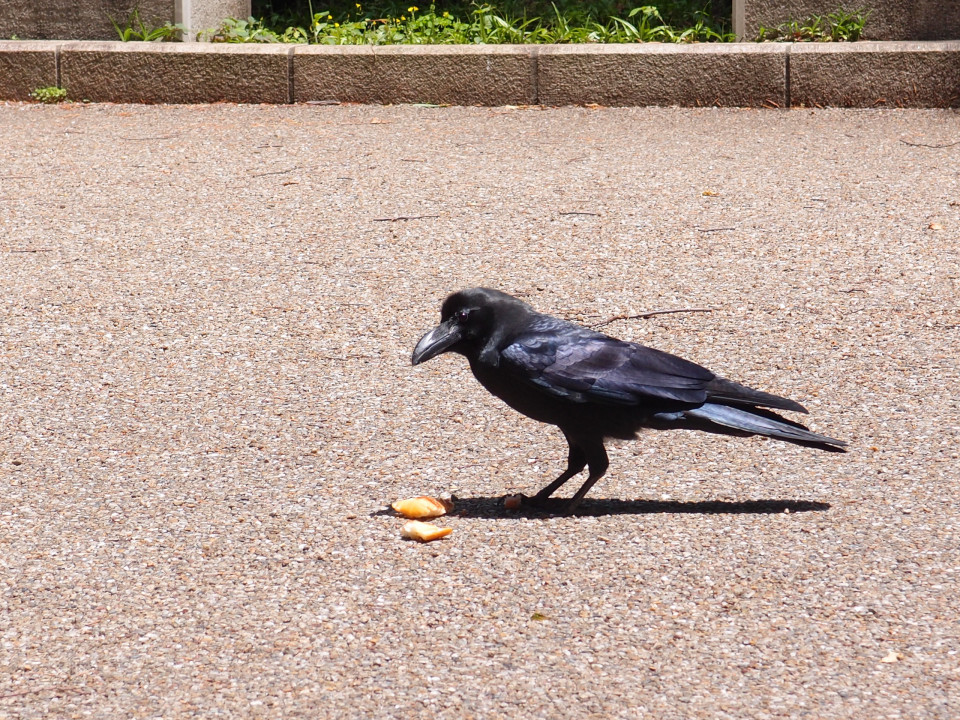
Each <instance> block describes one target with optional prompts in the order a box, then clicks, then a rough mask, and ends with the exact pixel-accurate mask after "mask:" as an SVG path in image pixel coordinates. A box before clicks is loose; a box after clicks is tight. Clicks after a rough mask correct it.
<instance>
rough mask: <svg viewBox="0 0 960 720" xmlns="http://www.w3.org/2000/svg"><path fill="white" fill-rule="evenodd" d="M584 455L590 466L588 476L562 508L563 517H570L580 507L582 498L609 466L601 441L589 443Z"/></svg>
mask: <svg viewBox="0 0 960 720" xmlns="http://www.w3.org/2000/svg"><path fill="white" fill-rule="evenodd" d="M585 454H586V458H587V465H589V466H590V475H589V476H588V477H587V480H586V482H584V483H583V485H581V486H580V489H579V490H577V494H576V495H574V496H573V497H572V498H570V502H568V503H567V504H566V505H565V506H564V508H563V513H564V515H570V514H571V513H573V511H574V510H576V509H577V508H578V507H580V503H581V502H583V497H584V496H585V495H586V494H587V493H588V492H590V488H592V487H593V484H594V483H595V482H596V481H597V480H599V479H600V478H602V477H603V474H604V473H605V472H606V471H607V467H609V465H610V460H609V459H608V458H607V451H606V449H605V448H604V447H603V440H600V441H597V442H593V443H590V444H589V445H588V446H587V447H586V449H585Z"/></svg>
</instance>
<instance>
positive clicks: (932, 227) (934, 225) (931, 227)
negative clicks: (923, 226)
mask: <svg viewBox="0 0 960 720" xmlns="http://www.w3.org/2000/svg"><path fill="white" fill-rule="evenodd" d="M927 229H928V230H943V225H941V224H940V223H930V224H929V225H927Z"/></svg>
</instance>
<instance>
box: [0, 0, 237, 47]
mask: <svg viewBox="0 0 960 720" xmlns="http://www.w3.org/2000/svg"><path fill="white" fill-rule="evenodd" d="M250 2H251V0H0V40H8V39H10V38H11V37H12V36H16V37H17V38H18V39H20V40H116V39H117V32H116V30H115V29H114V27H113V24H112V23H111V22H110V18H111V17H112V18H113V19H114V20H116V21H117V24H118V25H120V26H121V27H125V26H126V25H127V20H128V18H129V17H130V13H131V12H132V11H133V9H134V8H135V7H136V8H138V9H139V13H140V19H141V20H142V21H143V22H144V24H145V25H147V26H148V27H151V28H154V27H159V26H161V25H163V24H164V23H165V22H168V21H169V22H172V23H175V22H176V23H183V24H184V25H185V26H187V28H188V29H189V30H190V33H189V37H188V38H186V39H190V40H192V39H194V38H195V36H196V33H198V32H201V31H203V30H206V29H208V28H215V27H217V26H218V25H219V24H220V22H221V21H222V20H223V19H224V18H227V17H241V18H245V17H247V16H248V15H249V14H250Z"/></svg>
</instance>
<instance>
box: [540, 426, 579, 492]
mask: <svg viewBox="0 0 960 720" xmlns="http://www.w3.org/2000/svg"><path fill="white" fill-rule="evenodd" d="M564 436H566V433H564ZM567 443H568V444H569V445H570V454H569V455H568V456H567V469H566V470H564V471H563V472H562V473H560V476H559V477H558V478H557V479H556V480H554V481H553V482H552V483H550V484H549V485H547V486H546V487H545V488H544V489H543V490H541V491H540V492H538V493H537V494H536V495H534V496H533V498H532V499H533V500H535V501H542V500H546V499H547V498H548V497H550V496H551V495H553V494H554V493H555V492H556V491H557V490H558V489H559V488H560V486H561V485H563V484H564V483H565V482H566V481H567V480H569V479H570V478H572V477H573V476H574V475H576V474H577V473H578V472H580V471H581V470H583V469H584V468H585V467H586V466H587V454H586V453H585V452H584V451H583V450H582V449H581V448H580V446H579V445H576V444H574V442H573V441H572V440H571V439H570V438H569V437H567Z"/></svg>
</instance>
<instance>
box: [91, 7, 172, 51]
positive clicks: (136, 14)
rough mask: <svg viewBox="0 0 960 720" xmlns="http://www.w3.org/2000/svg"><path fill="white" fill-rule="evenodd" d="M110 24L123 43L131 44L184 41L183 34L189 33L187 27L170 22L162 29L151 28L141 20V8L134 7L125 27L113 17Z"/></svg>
mask: <svg viewBox="0 0 960 720" xmlns="http://www.w3.org/2000/svg"><path fill="white" fill-rule="evenodd" d="M108 17H110V16H108ZM110 22H111V23H112V24H113V29H114V30H116V31H117V35H119V36H120V39H121V40H123V42H130V41H131V40H146V41H151V42H154V41H160V42H163V41H176V40H181V39H183V33H185V32H186V31H187V28H186V27H185V26H183V25H181V24H180V23H177V24H176V25H174V24H172V23H171V22H170V21H169V20H168V21H167V22H165V23H164V24H163V25H161V26H160V27H150V26H148V25H147V24H146V23H144V22H143V20H142V19H141V18H140V8H138V7H134V8H133V11H132V12H131V13H130V15H129V16H128V17H127V24H126V26H125V27H120V24H119V23H118V22H117V21H116V20H114V19H113V18H112V17H110Z"/></svg>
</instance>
